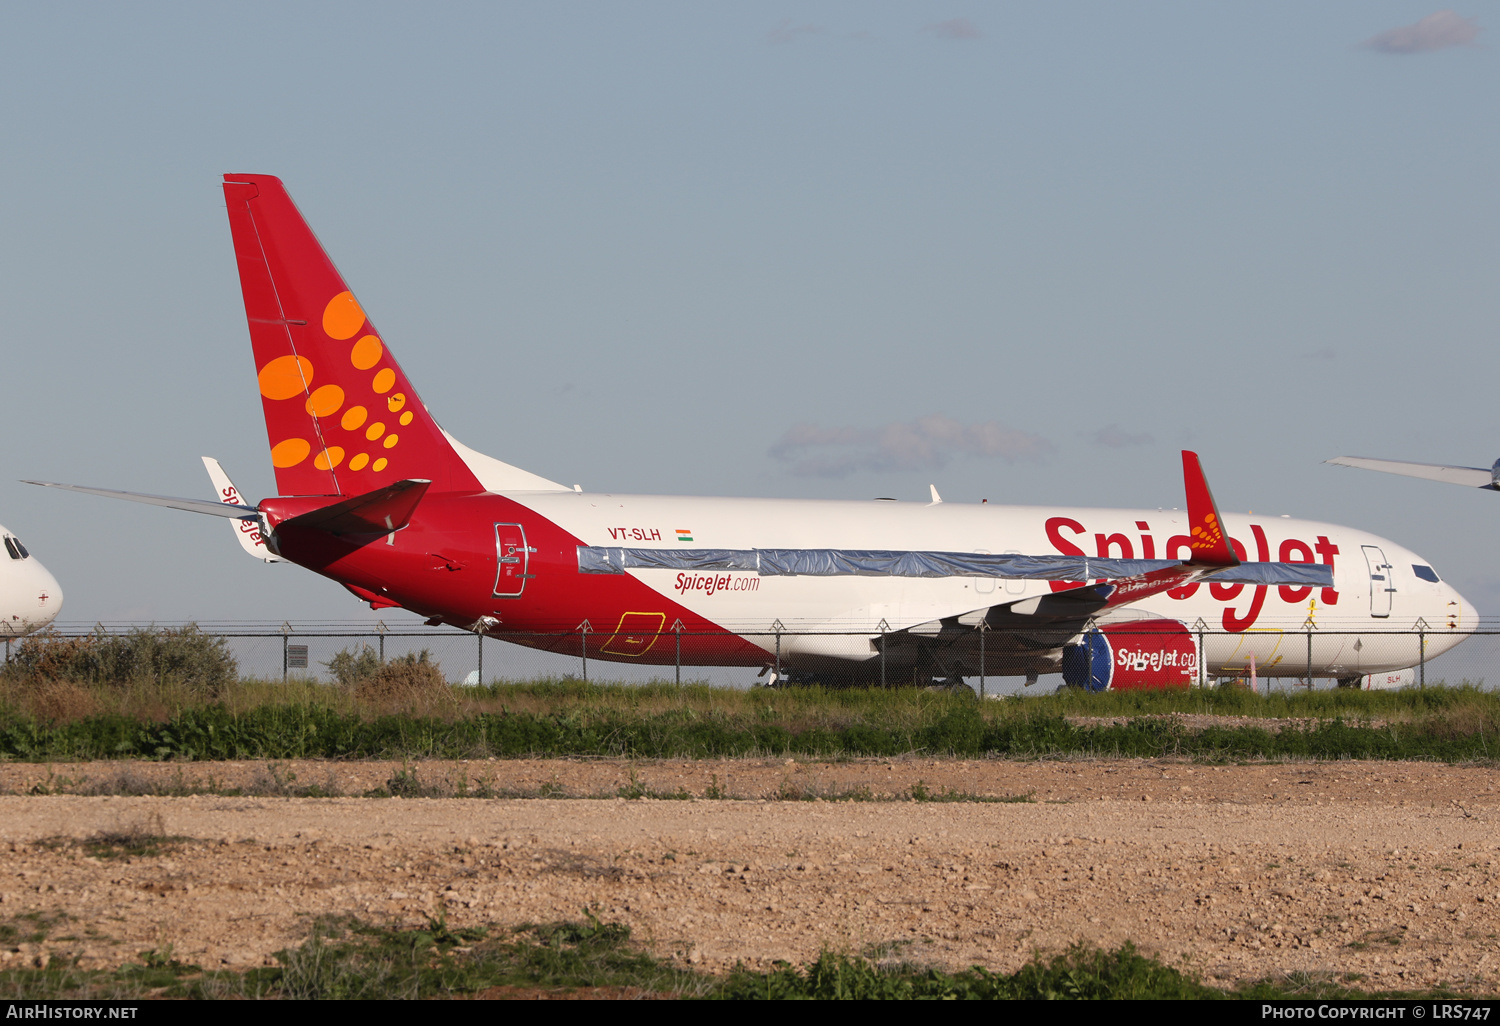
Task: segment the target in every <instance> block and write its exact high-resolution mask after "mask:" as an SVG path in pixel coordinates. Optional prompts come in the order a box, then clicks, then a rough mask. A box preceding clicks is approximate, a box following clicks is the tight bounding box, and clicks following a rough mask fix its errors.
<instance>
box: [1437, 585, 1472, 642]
mask: <svg viewBox="0 0 1500 1026" xmlns="http://www.w3.org/2000/svg"><path fill="white" fill-rule="evenodd" d="M1442 615H1443V622H1442V624H1441V626H1442V627H1443V628H1445V629H1447V630H1450V631H1463V632H1469V631H1473V630H1475V629H1476V628H1477V627H1478V626H1479V613H1478V612H1476V611H1475V609H1474V607H1473V606H1471V605H1469V602H1468V600H1467V599H1465V598H1464V597H1463V596H1462V595H1460V594H1459V593H1458V589H1457V588H1455V587H1454V586H1453V585H1451V584H1449V583H1448V582H1447V581H1444V582H1443V612H1442ZM1434 626H1438V625H1436V624H1435V625H1434Z"/></svg>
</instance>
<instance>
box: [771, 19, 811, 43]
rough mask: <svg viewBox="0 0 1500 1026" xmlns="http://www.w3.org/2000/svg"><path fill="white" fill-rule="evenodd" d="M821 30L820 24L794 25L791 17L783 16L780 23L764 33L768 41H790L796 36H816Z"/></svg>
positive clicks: (793, 40)
mask: <svg viewBox="0 0 1500 1026" xmlns="http://www.w3.org/2000/svg"><path fill="white" fill-rule="evenodd" d="M822 31H823V26H821V25H806V24H803V25H794V24H792V19H790V18H783V19H781V24H779V25H777V26H776V27H775V28H773V29H772V30H771V31H769V32H767V33H766V42H768V43H792V42H795V41H796V39H797V37H798V36H816V35H818V34H820V33H821V32H822Z"/></svg>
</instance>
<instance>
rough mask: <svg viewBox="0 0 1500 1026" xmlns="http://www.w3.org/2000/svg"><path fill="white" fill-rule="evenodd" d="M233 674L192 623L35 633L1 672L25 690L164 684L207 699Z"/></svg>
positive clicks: (229, 659)
mask: <svg viewBox="0 0 1500 1026" xmlns="http://www.w3.org/2000/svg"><path fill="white" fill-rule="evenodd" d="M238 672H239V666H238V664H237V663H236V661H235V658H234V656H232V655H230V653H229V649H228V647H227V646H226V644H225V641H224V639H223V638H216V637H213V636H211V635H208V634H204V633H203V632H202V631H200V630H199V629H198V627H197V625H195V624H189V625H188V626H186V627H183V628H181V629H176V630H174V629H170V628H168V629H161V630H158V629H155V628H144V627H143V628H138V629H136V630H133V631H131V632H130V633H129V634H109V633H106V632H104V631H96V632H95V633H93V634H89V635H85V636H83V637H62V636H61V635H58V634H54V633H50V632H49V633H43V634H36V635H32V636H31V637H29V638H26V639H25V640H23V641H22V642H21V644H20V645H19V646H18V648H17V649H16V652H15V654H14V655H13V656H12V657H11V661H10V663H9V664H8V665H7V666H6V667H5V677H6V679H7V680H9V681H11V682H13V683H16V684H20V685H22V686H25V687H32V688H54V687H55V685H56V684H57V683H58V682H60V681H65V682H68V683H72V684H82V685H92V686H96V687H100V686H102V687H108V688H129V687H135V686H139V685H156V686H161V685H169V686H176V687H180V688H182V689H184V690H186V691H187V692H189V693H190V694H193V695H199V696H204V697H210V698H213V697H218V696H219V695H220V694H221V693H222V692H223V691H224V690H225V689H226V688H227V687H228V686H229V685H231V684H233V683H234V682H235V681H236V680H237V679H238Z"/></svg>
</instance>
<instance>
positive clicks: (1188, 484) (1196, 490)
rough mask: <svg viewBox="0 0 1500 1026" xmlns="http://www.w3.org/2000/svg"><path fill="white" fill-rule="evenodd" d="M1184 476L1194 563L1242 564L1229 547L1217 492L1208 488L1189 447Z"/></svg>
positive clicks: (1210, 564)
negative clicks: (1215, 495)
mask: <svg viewBox="0 0 1500 1026" xmlns="http://www.w3.org/2000/svg"><path fill="white" fill-rule="evenodd" d="M1182 478H1183V486H1184V487H1185V488H1186V489H1187V506H1188V543H1189V545H1190V546H1191V547H1192V551H1193V559H1192V562H1194V563H1198V564H1202V565H1208V566H1238V565H1239V562H1240V561H1239V558H1238V557H1237V556H1235V554H1234V550H1233V549H1231V548H1230V547H1229V537H1228V536H1227V535H1226V534H1225V533H1224V521H1223V519H1222V518H1221V517H1220V516H1219V507H1218V506H1217V505H1216V504H1215V503H1214V494H1213V492H1211V491H1209V490H1208V479H1207V478H1205V477H1204V476H1203V467H1202V465H1201V464H1199V462H1198V454H1197V453H1195V452H1189V451H1188V450H1186V449H1184V450H1182Z"/></svg>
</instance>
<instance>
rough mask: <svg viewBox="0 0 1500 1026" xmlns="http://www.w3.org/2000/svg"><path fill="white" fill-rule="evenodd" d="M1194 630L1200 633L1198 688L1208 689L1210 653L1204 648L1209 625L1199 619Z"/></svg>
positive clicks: (1201, 618)
mask: <svg viewBox="0 0 1500 1026" xmlns="http://www.w3.org/2000/svg"><path fill="white" fill-rule="evenodd" d="M1193 630H1195V631H1197V632H1198V686H1199V687H1200V688H1206V687H1208V671H1207V667H1208V653H1207V652H1206V651H1205V650H1204V648H1203V635H1204V632H1206V631H1207V630H1208V624H1206V623H1204V622H1203V617H1201V616H1200V617H1198V622H1197V623H1195V624H1193Z"/></svg>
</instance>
